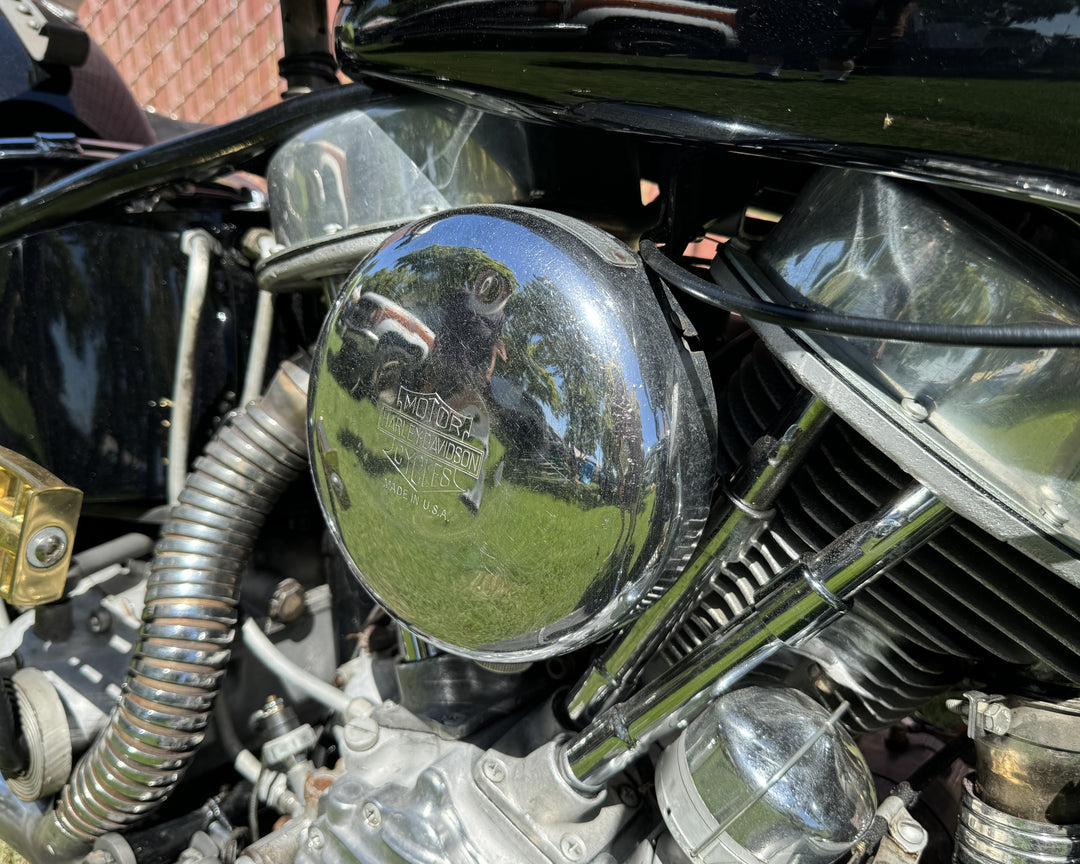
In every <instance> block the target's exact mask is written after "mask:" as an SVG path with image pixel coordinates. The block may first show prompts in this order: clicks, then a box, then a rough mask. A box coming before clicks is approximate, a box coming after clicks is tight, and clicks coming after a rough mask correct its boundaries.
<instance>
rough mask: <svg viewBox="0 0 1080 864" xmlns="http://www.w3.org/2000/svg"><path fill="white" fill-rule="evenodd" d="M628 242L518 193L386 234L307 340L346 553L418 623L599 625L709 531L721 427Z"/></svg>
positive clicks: (511, 647) (530, 631)
mask: <svg viewBox="0 0 1080 864" xmlns="http://www.w3.org/2000/svg"><path fill="white" fill-rule="evenodd" d="M688 368H692V364H690V363H688V362H687V358H686V356H685V355H684V353H683V352H682V350H681V347H679V345H678V343H677V342H676V340H675V339H673V337H672V334H671V331H670V330H669V327H668V324H667V322H666V320H665V318H664V314H663V312H662V310H661V307H660V304H659V303H658V301H657V299H656V296H655V295H654V293H653V290H652V288H651V286H650V285H649V282H648V279H647V277H646V275H645V271H644V269H643V268H642V266H641V263H640V261H639V260H638V258H637V256H635V255H634V254H633V253H632V252H631V251H630V250H629V249H627V248H626V247H625V246H624V245H623V244H621V243H620V242H619V241H617V240H615V239H614V238H613V237H611V236H609V235H607V234H605V233H603V232H601V231H599V230H597V229H595V228H593V227H591V226H589V225H587V224H585V223H583V222H578V221H577V220H573V219H568V218H566V217H562V216H559V215H556V214H551V213H544V212H540V211H533V210H525V209H522V208H517V207H509V206H480V207H473V208H468V209H463V210H458V211H452V212H450V213H444V214H440V215H438V216H433V217H431V218H429V219H426V220H424V221H421V222H418V223H416V224H414V225H412V226H411V227H409V228H406V229H403V230H401V231H399V232H398V233H396V234H394V235H393V236H392V237H391V238H390V239H389V240H387V242H386V243H385V244H384V245H383V246H382V247H381V248H380V249H379V250H378V251H377V252H375V253H374V255H372V256H371V257H370V258H369V259H368V260H367V261H366V262H365V263H364V264H363V266H361V267H360V268H359V269H358V270H357V271H356V272H355V273H354V274H353V275H352V276H351V277H350V278H349V280H348V281H347V283H346V284H345V286H344V288H343V289H342V293H341V295H340V296H339V298H338V301H337V303H336V305H335V307H334V309H333V311H332V312H331V314H330V316H329V317H328V319H327V321H326V324H325V326H324V327H323V332H322V334H321V336H320V338H319V345H318V348H317V351H316V357H315V368H314V370H313V375H312V381H311V391H310V396H309V403H308V410H309V421H310V424H311V428H310V437H309V440H310V449H311V461H312V469H313V471H314V475H315V483H316V488H317V490H318V495H319V500H320V503H321V505H322V508H323V512H324V514H325V515H326V518H327V521H328V523H329V525H330V528H331V531H332V532H333V534H334V537H335V538H336V540H337V542H338V546H339V547H340V548H341V551H342V552H343V554H344V555H345V557H346V559H347V560H348V561H349V563H350V565H351V566H352V569H353V571H354V572H355V573H356V575H357V576H358V577H359V578H360V580H361V581H362V582H363V584H364V585H365V586H366V588H367V589H368V590H369V591H370V592H371V593H372V594H373V595H374V596H375V597H376V599H377V600H378V601H379V602H380V603H381V604H382V605H383V606H385V607H386V609H387V610H389V611H390V613H391V614H393V615H394V616H395V617H397V618H398V619H399V620H400V621H401V622H402V623H403V624H404V625H405V626H406V627H407V628H408V629H409V630H411V631H413V632H414V633H416V634H417V635H419V636H421V637H423V638H424V639H427V640H429V641H430V642H432V643H434V644H435V645H437V646H439V647H442V648H444V649H446V650H448V651H451V652H454V653H457V654H461V655H464V656H467V657H472V658H475V659H479V660H504V661H510V660H513V661H517V660H535V659H541V658H544V657H550V656H553V655H555V654H560V653H564V652H567V651H570V650H572V649H574V648H577V647H579V646H581V645H584V644H587V643H588V642H590V641H592V640H593V639H595V638H597V637H598V636H600V635H601V634H603V633H605V632H608V631H610V630H611V629H612V628H614V627H616V626H617V625H618V624H620V623H621V622H623V621H625V620H626V619H627V617H628V616H630V615H631V614H633V612H634V611H635V609H640V608H642V606H643V604H644V603H646V602H648V600H649V599H650V597H651V596H652V595H650V592H653V594H655V593H656V591H657V590H659V588H661V587H664V586H666V584H667V583H668V582H670V581H671V580H672V579H673V578H674V577H675V575H676V574H677V571H678V570H679V569H680V568H681V566H682V564H683V563H684V562H685V559H686V557H687V555H688V554H689V552H690V551H691V550H692V548H693V545H694V543H696V541H697V539H698V536H699V534H700V530H701V526H702V522H703V520H704V517H705V515H706V514H707V510H708V504H709V500H710V496H711V492H712V486H713V458H712V454H713V452H714V446H713V442H712V441H711V440H710V439H709V436H708V434H707V433H706V431H705V429H706V426H705V419H704V417H703V414H702V409H701V408H700V407H699V404H700V400H699V399H698V398H695V394H700V393H701V392H702V384H701V382H699V381H696V380H694V381H693V382H692V381H691V376H692V375H693V372H688V371H687V370H688Z"/></svg>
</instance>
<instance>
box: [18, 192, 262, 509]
mask: <svg viewBox="0 0 1080 864" xmlns="http://www.w3.org/2000/svg"><path fill="white" fill-rule="evenodd" d="M189 220H190V222H196V221H198V222H202V223H203V224H206V225H208V226H209V227H213V228H214V230H215V232H216V233H218V234H219V236H224V232H228V231H230V230H232V229H231V228H230V227H229V226H225V225H222V224H221V223H220V220H218V219H217V217H215V216H214V215H213V214H202V215H201V216H200V215H199V214H196V213H190V212H189V213H179V214H172V215H171V216H170V217H169V218H168V219H163V218H161V217H157V216H154V215H150V214H142V215H141V216H140V217H139V218H135V219H133V218H124V217H119V218H116V217H114V218H102V219H99V220H97V221H93V222H77V223H74V224H69V225H65V226H63V227H62V228H58V229H56V230H52V231H45V232H39V233H34V234H30V235H27V236H25V237H23V238H21V239H19V240H16V241H12V242H8V243H6V244H4V245H0V445H3V446H5V447H9V448H11V449H13V450H16V451H18V452H19V453H22V454H24V455H26V456H28V457H30V458H32V459H34V460H35V461H37V462H38V463H40V464H41V465H44V466H45V467H46V468H48V469H49V470H50V471H52V472H53V473H54V474H56V475H57V476H58V477H60V478H61V479H62V480H64V482H66V483H69V484H71V485H74V486H76V487H78V488H80V489H82V490H83V492H84V493H85V496H86V497H85V501H86V504H87V505H93V504H95V503H99V502H107V501H124V500H136V501H143V500H153V499H155V498H159V497H160V496H161V495H162V494H163V491H164V472H165V469H164V466H163V463H162V459H163V457H164V456H165V447H166V442H167V440H168V429H167V428H166V427H165V423H166V421H168V419H169V416H170V412H169V409H168V403H167V400H168V397H169V396H171V394H172V386H173V371H174V366H175V363H176V345H177V333H178V329H179V321H180V309H181V304H182V302H183V294H184V284H185V275H186V272H187V258H186V256H184V254H183V253H182V251H181V244H180V233H181V230H182V229H183V227H185V226H186V225H187V224H189ZM215 223H216V224H215ZM211 280H212V281H211V290H210V291H209V292H208V297H207V302H206V305H205V306H204V310H203V315H202V319H201V322H200V329H199V340H200V341H199V344H200V353H199V360H198V367H197V375H196V377H197V383H196V397H195V398H196V402H195V406H194V411H193V417H194V418H196V423H197V424H198V422H199V421H200V420H201V421H204V422H205V421H206V420H208V419H209V417H210V416H211V415H213V414H215V413H217V412H218V410H219V403H220V402H221V401H222V400H223V399H224V398H225V396H226V394H227V393H229V392H230V391H231V392H233V393H235V392H237V391H238V390H239V376H240V375H241V374H242V371H243V370H242V369H238V365H239V364H238V355H239V354H240V352H241V351H242V350H244V349H245V347H246V346H245V345H244V344H243V343H242V342H241V341H239V336H238V332H239V331H240V330H241V329H243V328H246V326H247V322H249V321H250V319H251V316H252V315H253V303H254V299H253V298H254V294H255V289H254V285H253V280H252V278H251V276H250V274H249V272H248V271H247V270H246V269H241V268H240V267H239V266H236V265H232V266H230V265H229V264H228V263H225V264H222V263H220V262H218V263H217V264H216V265H215V268H214V270H213V272H212V275H211ZM163 403H164V404H163ZM197 437H198V433H197V432H196V438H197Z"/></svg>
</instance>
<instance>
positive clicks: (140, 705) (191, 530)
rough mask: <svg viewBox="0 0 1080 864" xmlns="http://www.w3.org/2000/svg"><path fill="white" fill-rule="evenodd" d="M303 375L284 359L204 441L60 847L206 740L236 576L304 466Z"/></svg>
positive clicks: (65, 797)
mask: <svg viewBox="0 0 1080 864" xmlns="http://www.w3.org/2000/svg"><path fill="white" fill-rule="evenodd" d="M306 394H307V373H306V371H304V370H302V369H301V368H300V367H299V366H297V365H296V364H294V363H291V362H286V363H284V364H283V365H282V368H281V369H280V370H279V371H278V373H277V375H276V376H275V378H274V380H273V381H272V382H271V384H270V387H269V388H268V389H267V391H266V394H265V395H264V396H263V398H262V399H261V400H259V401H258V402H252V403H251V404H249V405H248V406H247V407H246V408H244V409H243V410H242V411H241V412H240V413H239V414H238V415H237V416H236V417H235V418H234V419H233V420H232V422H231V423H227V424H226V425H224V426H223V427H222V428H221V429H220V430H218V432H217V434H216V435H215V436H214V438H213V440H212V441H211V442H210V444H209V445H207V447H206V450H205V452H204V454H203V455H202V456H201V457H200V458H199V459H198V460H197V461H196V462H195V467H194V470H193V471H192V473H191V474H190V475H188V478H187V482H186V484H185V486H184V490H183V491H182V492H181V493H180V498H179V503H177V505H176V506H175V507H173V509H172V513H171V514H170V518H169V521H168V522H167V523H166V524H165V527H164V529H163V531H162V537H161V540H160V541H159V542H158V544H157V547H156V549H155V556H154V562H153V564H152V566H151V573H150V578H149V581H148V583H147V589H146V601H145V606H144V608H143V625H142V629H141V631H140V634H139V644H138V646H137V648H136V651H135V657H134V659H133V661H132V664H131V668H130V669H129V670H128V676H127V681H126V686H125V688H124V695H123V698H122V699H121V701H120V704H119V705H118V706H117V708H116V710H115V711H114V712H113V715H112V717H111V718H110V720H109V724H108V726H107V727H106V728H105V730H104V731H103V732H102V733H101V735H99V736H98V739H97V741H96V742H95V743H94V745H93V747H92V748H91V749H90V750H89V751H88V752H87V754H86V755H85V756H84V757H83V759H82V761H81V762H80V763H79V765H78V767H77V768H76V769H75V772H74V774H73V775H72V779H71V781H70V782H69V783H68V785H67V786H66V787H64V789H63V791H62V792H61V793H60V796H59V798H58V801H57V806H56V810H55V811H54V814H53V819H52V820H51V823H52V824H51V825H47V826H46V827H45V833H46V836H45V837H44V838H42V839H43V841H44V843H45V845H46V848H47V849H49V850H50V851H51V852H53V853H56V854H58V855H61V856H62V855H63V854H64V853H65V852H69V851H71V850H72V849H73V848H74V847H77V846H84V845H85V844H86V843H87V842H89V841H92V840H93V839H94V838H95V837H97V836H100V835H102V834H106V833H108V832H110V831H117V830H121V829H123V828H126V827H128V826H130V825H131V824H132V823H134V822H136V821H138V820H139V819H141V818H142V817H143V816H145V815H146V814H148V813H150V812H151V811H152V810H154V809H155V808H156V807H158V806H159V805H160V804H162V803H163V802H164V801H165V799H166V798H168V796H169V793H170V792H172V790H173V788H174V787H175V786H176V784H177V783H179V782H180V780H181V778H182V777H183V775H184V771H185V770H186V769H187V766H188V764H189V763H190V762H191V760H192V758H193V757H194V756H195V752H196V750H197V749H198V747H199V745H200V744H201V743H202V740H203V736H204V730H205V728H206V725H207V723H208V721H209V719H210V714H211V708H212V705H213V701H214V696H215V695H216V693H217V690H218V687H219V685H220V681H221V677H222V675H223V674H224V671H225V666H226V663H227V662H228V659H229V650H228V645H229V643H230V642H231V641H232V639H233V636H234V634H235V630H236V605H237V602H238V600H239V596H240V577H241V573H242V571H243V569H244V567H245V566H246V563H247V558H248V555H249V554H250V552H251V548H252V546H253V545H254V542H255V538H256V536H257V535H258V533H259V529H260V527H261V526H262V523H263V521H264V519H265V518H266V514H267V513H268V512H269V511H270V509H271V507H272V506H273V505H274V503H275V502H276V501H277V499H278V498H279V497H280V495H281V493H282V492H283V491H284V489H285V488H286V486H288V485H289V484H290V483H291V482H292V481H293V480H294V479H295V478H296V476H297V475H298V474H299V472H300V471H301V470H302V469H303V468H304V466H305V465H306V464H307V455H306V454H307V450H306V446H305V443H304V422H305V414H306V410H305V409H306Z"/></svg>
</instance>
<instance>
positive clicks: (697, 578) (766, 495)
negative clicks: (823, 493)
mask: <svg viewBox="0 0 1080 864" xmlns="http://www.w3.org/2000/svg"><path fill="white" fill-rule="evenodd" d="M830 417H832V411H831V410H830V409H829V407H828V406H827V405H826V404H825V403H824V402H822V401H821V400H820V399H818V398H817V397H816V396H814V395H813V394H811V393H809V392H807V391H806V390H800V391H799V392H798V393H797V394H796V396H795V397H794V398H793V399H792V400H791V401H790V403H789V404H788V405H787V406H786V408H785V410H784V412H783V414H782V415H781V418H780V420H779V421H778V423H777V424H776V425H775V427H774V428H773V429H772V430H770V431H769V432H768V433H766V434H765V435H763V436H762V437H761V438H759V439H758V440H757V441H756V442H754V444H753V446H751V448H750V452H749V453H748V454H747V456H746V459H745V461H744V462H743V464H742V465H741V466H739V468H738V469H736V471H735V472H734V474H732V476H731V478H730V480H728V482H727V484H726V486H725V487H724V489H723V496H722V498H721V499H720V501H719V503H718V504H717V505H716V506H715V507H714V512H713V514H712V516H711V517H710V518H709V523H708V525H707V526H706V528H705V537H706V538H707V539H706V540H704V541H703V542H701V543H699V544H698V547H697V551H696V552H695V553H694V557H693V559H692V560H691V561H690V564H689V565H688V566H687V568H686V569H685V570H684V571H683V573H682V575H681V576H680V577H679V579H678V581H676V582H675V583H674V584H673V585H672V586H671V587H670V588H668V590H667V591H666V592H664V595H663V596H662V597H660V599H659V600H657V601H656V602H655V603H653V605H652V606H650V607H649V608H648V609H646V610H645V612H644V613H643V614H642V615H641V616H639V617H638V618H637V620H635V621H634V622H633V623H632V624H631V625H630V626H629V627H627V628H626V630H624V631H623V633H622V634H621V635H620V636H618V637H617V638H615V639H613V640H612V642H611V644H610V645H609V646H608V648H607V650H606V651H605V652H604V653H603V654H602V655H600V657H598V658H597V659H596V660H594V661H593V663H592V665H591V666H590V667H589V670H588V671H587V672H586V673H585V675H584V676H583V677H582V679H581V680H580V681H579V682H578V684H577V686H576V687H575V688H574V690H573V691H572V692H571V694H570V698H569V700H568V702H567V709H566V710H567V714H568V715H569V716H570V719H571V720H573V721H574V722H576V723H580V724H581V725H584V723H586V722H588V721H589V720H591V719H592V718H593V717H594V716H595V715H596V713H597V712H598V711H599V710H600V708H601V706H602V705H603V704H604V703H605V702H611V701H614V700H617V699H619V698H621V697H622V696H623V695H625V693H626V691H627V690H628V689H629V688H630V687H631V686H632V685H633V683H634V681H635V679H636V678H637V675H638V673H639V672H640V671H641V668H642V666H644V664H645V662H647V661H648V659H649V658H650V657H651V656H652V655H653V654H654V652H655V651H656V649H657V648H658V647H659V646H660V643H661V642H663V640H664V638H665V637H666V636H667V635H668V634H670V633H671V631H672V629H673V628H674V627H676V626H677V625H678V623H679V622H680V621H681V620H682V618H683V616H684V615H685V614H686V613H687V612H688V611H689V610H690V608H691V607H692V606H693V604H694V603H696V601H697V598H698V597H699V595H700V593H701V591H702V590H703V589H704V587H705V586H706V585H707V584H708V583H709V581H710V580H711V579H712V578H713V577H714V576H715V575H716V573H717V571H718V570H719V569H720V568H721V567H722V566H723V565H725V564H728V563H730V562H732V561H736V560H738V559H739V558H740V557H741V556H742V555H743V553H745V552H746V549H747V548H748V547H749V545H750V544H751V543H752V542H753V541H754V540H755V539H756V538H757V537H758V536H759V535H760V533H761V531H762V530H763V529H764V528H765V526H766V525H767V524H768V522H769V520H770V518H771V517H772V506H773V502H774V501H775V500H776V496H777V495H778V494H779V493H780V491H781V490H782V489H783V488H784V487H785V486H786V485H787V482H788V480H789V479H790V478H791V476H792V474H794V473H795V471H796V470H797V469H798V468H799V467H800V466H801V465H802V464H803V461H804V460H805V458H806V455H807V454H808V453H809V452H810V451H811V450H812V449H813V445H814V443H815V442H816V441H817V440H818V438H819V437H820V436H821V432H822V431H823V430H824V429H825V427H826V426H827V425H828V421H829V418H830Z"/></svg>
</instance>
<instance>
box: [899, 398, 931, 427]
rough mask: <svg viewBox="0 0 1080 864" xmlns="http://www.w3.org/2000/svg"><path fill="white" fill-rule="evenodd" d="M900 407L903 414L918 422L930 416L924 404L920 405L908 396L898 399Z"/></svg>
mask: <svg viewBox="0 0 1080 864" xmlns="http://www.w3.org/2000/svg"><path fill="white" fill-rule="evenodd" d="M900 408H901V409H902V410H903V412H904V413H905V414H907V415H908V417H910V418H911V419H912V420H915V421H916V422H918V423H922V422H923V421H924V420H925V419H926V418H927V417H929V416H930V412H929V411H927V410H926V406H925V405H920V404H919V403H918V402H916V401H915V400H914V399H912V398H910V397H908V398H906V399H902V400H901V401H900Z"/></svg>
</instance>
